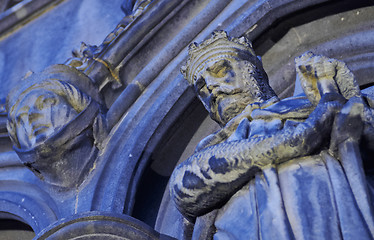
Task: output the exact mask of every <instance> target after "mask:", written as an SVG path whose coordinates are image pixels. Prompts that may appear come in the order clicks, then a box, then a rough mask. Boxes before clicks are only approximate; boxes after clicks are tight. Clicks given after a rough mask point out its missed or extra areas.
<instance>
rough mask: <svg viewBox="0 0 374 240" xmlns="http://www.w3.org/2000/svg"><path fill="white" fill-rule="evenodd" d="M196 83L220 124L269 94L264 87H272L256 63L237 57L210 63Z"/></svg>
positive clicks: (201, 97) (196, 87) (212, 115)
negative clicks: (237, 58) (236, 58)
mask: <svg viewBox="0 0 374 240" xmlns="http://www.w3.org/2000/svg"><path fill="white" fill-rule="evenodd" d="M264 74H265V73H264ZM194 86H195V90H196V91H197V93H198V96H199V98H200V100H201V101H202V102H203V104H204V106H205V108H206V109H207V110H208V111H209V112H210V115H211V117H212V118H213V119H214V120H216V121H217V122H219V123H220V124H221V125H224V124H226V123H227V122H228V121H229V120H230V119H232V118H233V117H235V116H236V115H237V114H239V113H241V112H242V111H243V109H244V108H245V107H246V106H247V105H248V104H250V103H254V102H262V101H264V100H266V99H267V98H269V97H268V96H266V91H265V92H264V91H263V90H264V87H265V88H269V89H270V86H269V85H268V83H267V81H266V80H264V79H263V75H262V73H261V72H260V71H259V70H258V68H256V66H255V65H253V64H252V63H250V62H249V61H246V60H235V59H221V60H219V61H215V62H210V63H208V64H207V65H206V68H205V70H204V71H203V72H202V73H201V74H200V75H199V76H197V80H196V82H195V84H194Z"/></svg>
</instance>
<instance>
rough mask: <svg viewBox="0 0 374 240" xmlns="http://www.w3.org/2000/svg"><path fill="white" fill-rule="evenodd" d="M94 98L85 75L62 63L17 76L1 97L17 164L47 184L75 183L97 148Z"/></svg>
mask: <svg viewBox="0 0 374 240" xmlns="http://www.w3.org/2000/svg"><path fill="white" fill-rule="evenodd" d="M100 102H101V99H100V96H99V94H98V91H96V90H95V88H94V86H93V85H92V83H91V80H90V79H89V78H88V77H87V76H85V75H84V74H82V73H80V72H79V71H77V70H76V69H74V68H72V67H69V66H66V65H54V66H51V67H49V68H47V69H46V70H44V71H43V72H41V73H38V74H32V75H31V76H30V77H28V78H26V79H25V80H23V84H22V85H21V84H20V85H19V87H18V88H16V89H14V90H13V91H12V92H11V93H10V94H9V96H8V98H7V110H8V113H9V114H8V116H9V117H8V132H9V134H10V137H11V139H12V141H13V144H14V146H13V148H14V150H15V151H16V153H17V154H18V156H19V158H20V159H21V161H22V162H23V164H24V165H26V166H27V167H28V168H30V169H31V170H32V171H33V172H34V173H35V174H36V175H37V176H38V177H39V178H40V179H42V180H43V181H45V182H46V183H49V184H51V185H54V186H58V187H63V188H69V187H75V186H77V185H79V184H80V183H81V182H82V181H83V179H84V177H85V176H86V175H87V174H88V172H89V170H90V168H92V165H93V163H94V161H95V158H96V155H97V152H98V148H97V146H96V145H95V144H96V143H95V136H94V135H95V133H94V131H95V130H94V122H95V120H96V119H97V117H98V115H99V112H100V105H99V103H100Z"/></svg>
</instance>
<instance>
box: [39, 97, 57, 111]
mask: <svg viewBox="0 0 374 240" xmlns="http://www.w3.org/2000/svg"><path fill="white" fill-rule="evenodd" d="M56 103H57V99H56V97H54V96H49V95H41V96H39V97H38V99H37V100H36V102H35V105H36V108H37V109H39V110H41V109H43V108H44V107H46V106H53V105H55V104H56Z"/></svg>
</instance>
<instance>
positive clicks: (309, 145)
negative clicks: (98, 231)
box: [170, 94, 344, 218]
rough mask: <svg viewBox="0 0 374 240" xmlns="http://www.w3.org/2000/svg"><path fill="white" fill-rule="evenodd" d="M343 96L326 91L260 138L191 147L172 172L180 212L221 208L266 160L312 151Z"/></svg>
mask: <svg viewBox="0 0 374 240" xmlns="http://www.w3.org/2000/svg"><path fill="white" fill-rule="evenodd" d="M342 102H344V99H342V97H341V96H340V95H338V94H325V95H324V96H323V97H322V99H321V101H320V103H319V104H318V106H317V107H316V109H315V110H314V111H313V113H312V114H311V115H310V116H309V118H308V119H307V120H306V121H305V122H302V123H299V124H298V125H297V126H296V127H293V126H289V125H288V126H287V125H286V126H285V127H284V128H283V129H282V130H280V131H279V132H277V133H275V134H273V135H270V136H265V137H257V138H251V139H244V140H239V141H233V142H224V143H220V144H217V145H214V146H210V147H208V148H205V149H203V150H201V151H199V152H196V153H195V154H194V155H192V156H191V157H190V158H188V159H187V160H186V161H184V162H183V163H182V164H181V165H179V166H178V167H177V168H176V169H175V170H174V172H173V175H172V176H171V180H170V191H171V194H172V198H173V199H174V201H175V202H176V205H177V207H178V209H179V210H180V211H181V212H182V213H183V215H184V216H186V217H189V218H194V217H196V216H200V215H203V214H205V213H207V212H209V211H211V210H212V209H214V208H217V207H220V206H221V205H222V204H223V203H225V202H226V201H227V200H228V199H229V198H230V197H231V196H232V195H233V194H234V193H235V192H236V191H237V190H238V189H240V188H241V187H242V186H243V185H244V184H245V183H247V182H248V181H249V180H250V179H251V178H252V177H253V176H254V175H255V173H256V172H258V171H260V170H261V169H263V168H264V167H265V166H267V165H271V164H277V163H281V162H285V161H287V160H290V159H293V158H297V157H302V156H305V155H310V154H312V153H313V152H314V151H315V150H316V149H317V148H319V147H320V146H321V144H323V143H324V139H325V137H328V136H329V135H330V130H331V126H332V123H333V120H334V116H335V113H336V112H337V111H338V110H339V109H340V108H341V106H342Z"/></svg>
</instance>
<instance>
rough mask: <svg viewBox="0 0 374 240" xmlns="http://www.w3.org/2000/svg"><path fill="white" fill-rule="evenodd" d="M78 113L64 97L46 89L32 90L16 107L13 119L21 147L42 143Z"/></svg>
mask: <svg viewBox="0 0 374 240" xmlns="http://www.w3.org/2000/svg"><path fill="white" fill-rule="evenodd" d="M77 114H78V113H77V111H75V110H74V108H73V107H71V105H70V104H69V103H68V102H67V101H66V99H65V98H64V97H62V96H60V95H58V94H56V93H54V92H52V91H48V90H44V89H34V90H31V91H30V92H28V93H27V94H26V95H25V96H23V98H22V99H21V100H20V102H19V104H18V106H17V108H16V109H14V114H13V116H14V119H12V120H13V122H14V123H15V128H16V135H17V138H18V142H19V144H20V148H25V149H28V148H32V147H35V146H36V145H38V144H40V143H42V142H43V141H44V140H45V139H47V138H48V137H50V136H51V135H52V134H53V133H54V132H56V131H58V130H59V129H61V127H63V126H64V125H65V124H66V123H68V122H70V121H71V120H72V119H73V118H74V117H75V116H76V115H77Z"/></svg>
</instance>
